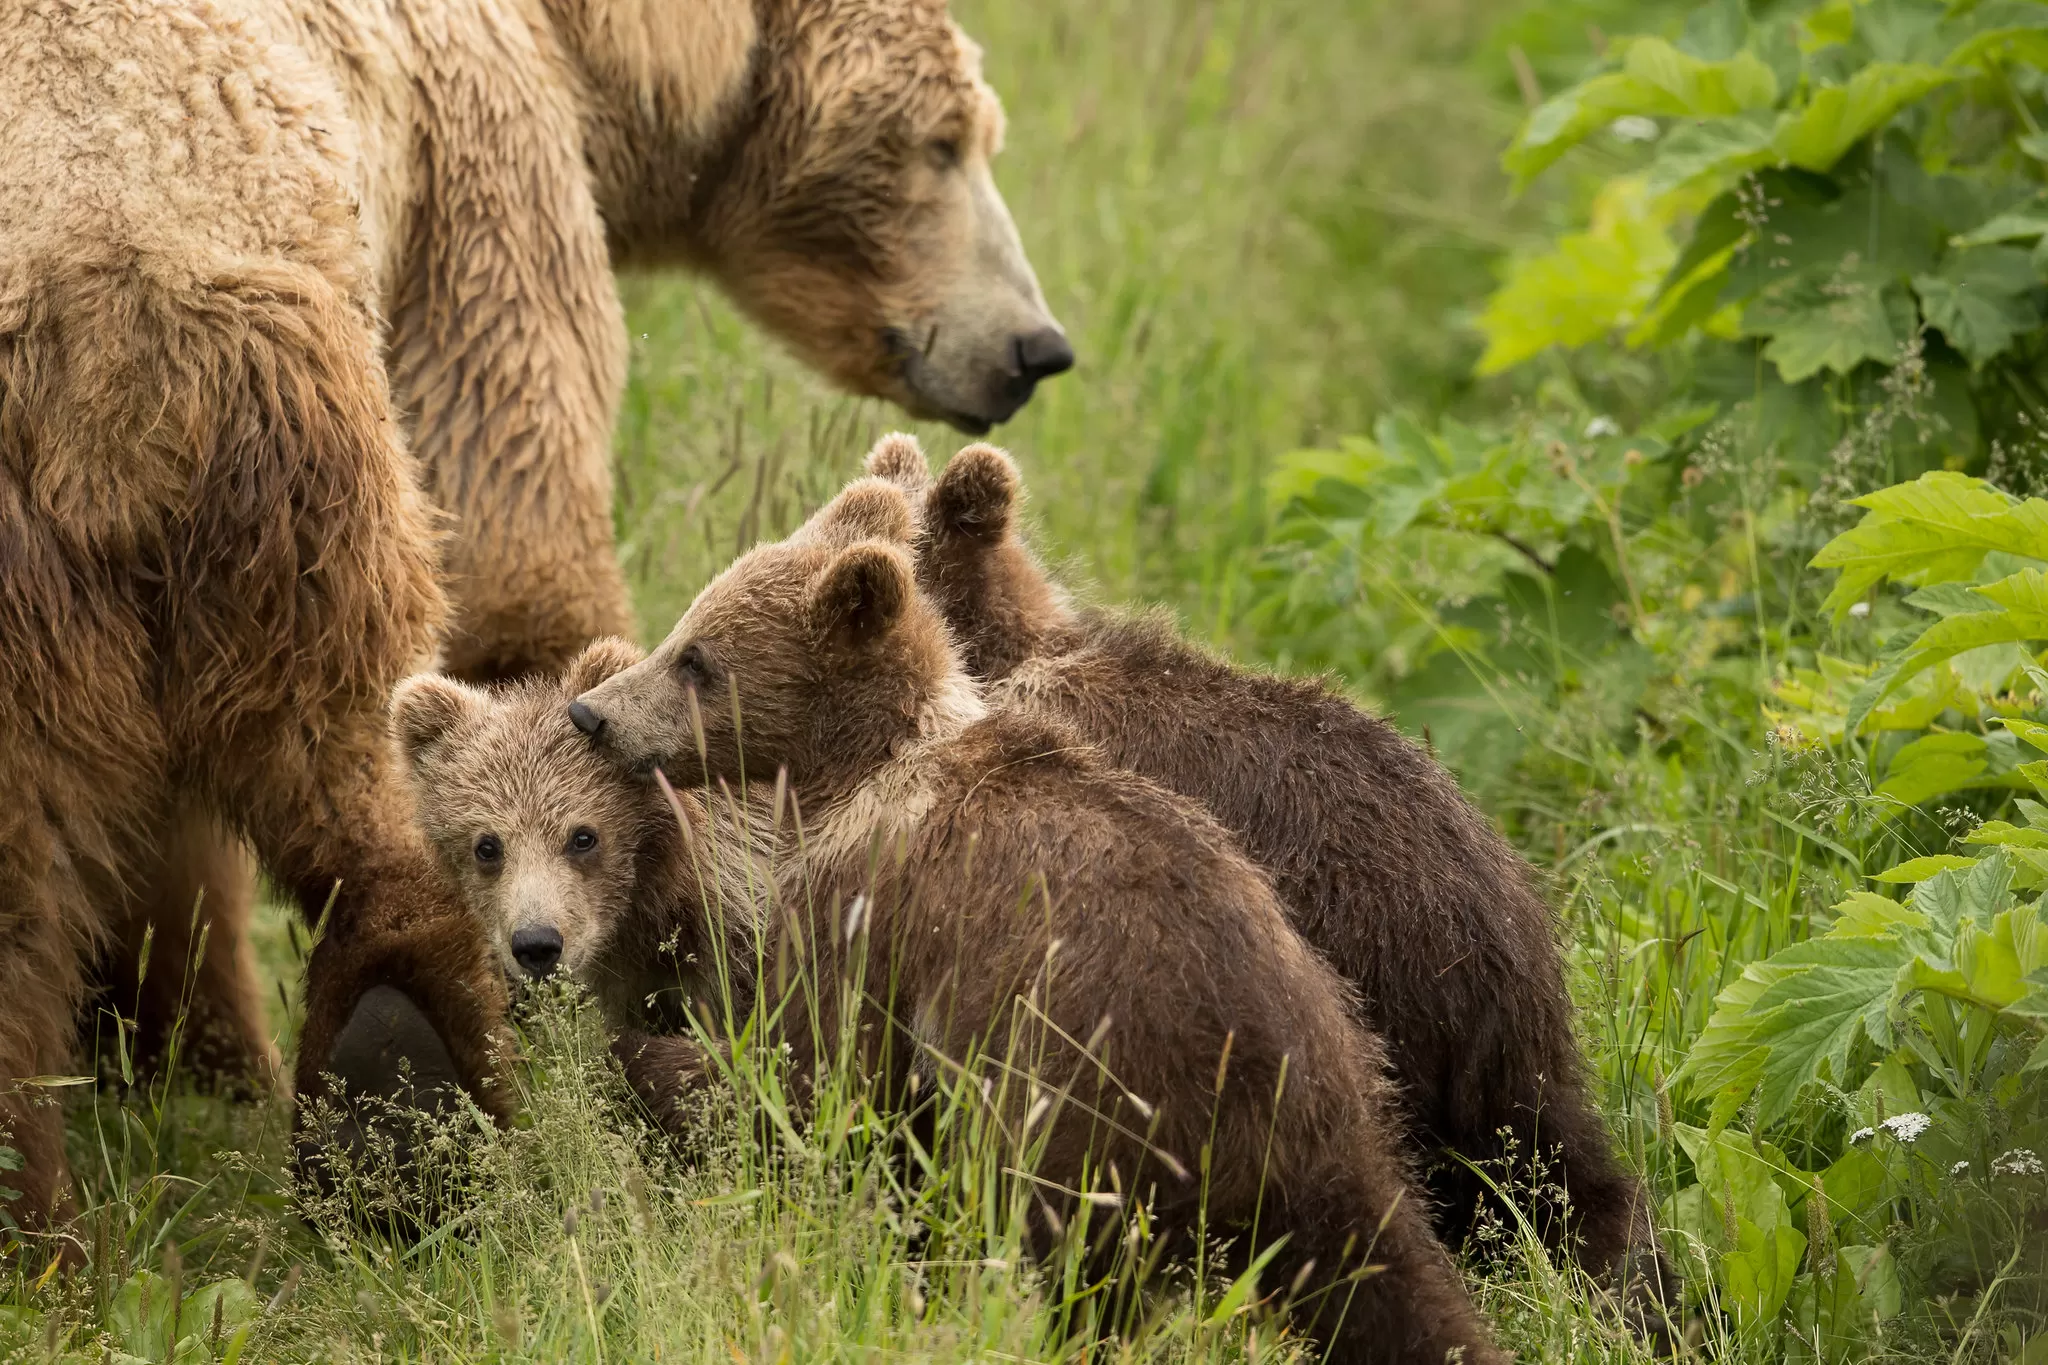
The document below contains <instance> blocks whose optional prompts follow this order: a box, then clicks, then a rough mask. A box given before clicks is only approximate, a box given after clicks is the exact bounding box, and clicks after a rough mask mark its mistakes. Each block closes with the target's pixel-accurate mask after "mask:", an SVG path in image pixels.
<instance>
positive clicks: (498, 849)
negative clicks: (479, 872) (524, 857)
mask: <svg viewBox="0 0 2048 1365" xmlns="http://www.w3.org/2000/svg"><path fill="white" fill-rule="evenodd" d="M474 851H475V853H476V861H477V865H478V866H479V867H485V868H496V867H497V866H498V864H500V863H502V862H504V861H505V846H504V845H503V844H501V843H499V842H498V836H497V835H495V834H480V835H478V836H477V841H476V848H475V850H474Z"/></svg>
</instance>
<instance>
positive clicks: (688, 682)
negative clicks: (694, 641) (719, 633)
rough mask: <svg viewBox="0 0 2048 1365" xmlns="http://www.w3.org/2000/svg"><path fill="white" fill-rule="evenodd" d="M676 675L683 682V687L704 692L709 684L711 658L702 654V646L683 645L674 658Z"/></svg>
mask: <svg viewBox="0 0 2048 1365" xmlns="http://www.w3.org/2000/svg"><path fill="white" fill-rule="evenodd" d="M676 673H677V675H678V676H680V677H681V678H682V680H683V686H685V687H694V688H696V689H697V690H698V691H699V692H702V691H704V690H705V689H706V688H707V687H708V686H709V685H710V682H711V656H710V655H708V654H706V653H705V652H704V646H702V645H685V646H684V647H683V652H682V653H681V654H680V655H678V656H677V657H676Z"/></svg>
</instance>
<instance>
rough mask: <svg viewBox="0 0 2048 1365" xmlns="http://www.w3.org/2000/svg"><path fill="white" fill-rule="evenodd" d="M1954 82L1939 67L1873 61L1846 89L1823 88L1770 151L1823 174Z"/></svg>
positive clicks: (1791, 119) (1790, 120)
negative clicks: (1880, 129)
mask: <svg viewBox="0 0 2048 1365" xmlns="http://www.w3.org/2000/svg"><path fill="white" fill-rule="evenodd" d="M1954 79H1955V75H1954V73H1953V72H1950V71H1944V70H1942V69H1941V68H1940V67H1938V66H1922V65H1918V64H1913V63H1904V62H1873V63H1871V64H1870V65H1869V66H1866V67H1864V68H1862V69H1861V70H1859V71H1858V72H1857V73H1856V74H1855V75H1853V76H1851V77H1850V78H1849V80H1848V82H1847V83H1846V84H1843V85H1824V86H1821V87H1820V88H1819V89H1817V90H1815V91H1814V92H1813V97H1812V98H1811V99H1810V100H1808V101H1807V104H1806V107H1805V108H1804V109H1801V110H1799V111H1798V112H1797V113H1796V114H1794V115H1793V116H1791V117H1789V118H1787V119H1786V120H1785V121H1784V123H1782V124H1781V125H1780V126H1779V128H1778V132H1777V136H1776V137H1775V138H1773V139H1772V149H1773V150H1774V151H1775V152H1776V153H1777V154H1778V156H1779V158H1780V159H1781V160H1783V161H1786V162H1789V163H1790V164H1791V165H1794V166H1798V167H1801V168H1803V169H1805V170H1809V171H1825V170H1827V169H1829V168H1830V167H1832V166H1833V165H1834V164H1835V163H1836V162H1837V161H1839V160H1841V159H1842V153H1844V152H1846V151H1848V150H1849V149H1850V148H1851V147H1853V146H1855V145H1856V144H1857V143H1858V142H1860V141H1862V140H1863V138H1864V137H1866V136H1867V135H1868V134H1869V133H1870V132H1871V131H1872V130H1873V129H1875V128H1876V127H1877V126H1878V125H1879V124H1881V123H1883V122H1884V121H1885V120H1886V119H1888V118H1890V117H1891V116H1892V115H1893V114H1896V113H1897V112H1898V111H1899V110H1901V109H1903V108H1905V107H1906V106H1907V105H1908V104H1911V103H1912V102H1913V101H1914V100H1917V99H1919V98H1920V97H1921V96H1923V95H1925V94H1927V93H1928V92H1929V91H1932V90H1938V89H1940V88H1941V87H1942V86H1944V85H1946V84H1948V83H1949V82H1950V81H1951V80H1954Z"/></svg>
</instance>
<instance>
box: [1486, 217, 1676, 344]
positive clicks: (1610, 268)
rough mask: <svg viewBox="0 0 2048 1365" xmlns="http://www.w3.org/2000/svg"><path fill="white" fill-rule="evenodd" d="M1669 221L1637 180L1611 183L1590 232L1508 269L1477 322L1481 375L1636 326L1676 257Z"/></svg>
mask: <svg viewBox="0 0 2048 1365" xmlns="http://www.w3.org/2000/svg"><path fill="white" fill-rule="evenodd" d="M1668 218H1669V210H1668V208H1666V207H1663V206H1660V205H1659V204H1658V203H1657V201H1655V200H1654V199H1653V198H1652V197H1651V196H1650V195H1649V194H1648V192H1647V191H1646V190H1645V189H1644V187H1643V182H1642V180H1641V179H1640V178H1639V177H1629V176H1624V177H1621V178H1618V179H1616V180H1613V181H1611V182H1609V183H1608V184H1607V185H1606V186H1605V187H1603V188H1602V189H1601V191H1600V193H1599V195H1598V196H1597V197H1596V198H1595V199H1594V201H1593V212H1592V220H1591V222H1590V224H1589V225H1588V227H1587V229H1586V231H1584V232H1575V233H1571V234H1568V235H1566V236H1564V237H1561V238H1559V239H1558V240H1557V242H1556V244H1555V245H1554V246H1553V247H1552V248H1551V249H1550V250H1549V251H1547V252H1545V253H1543V254H1542V255H1539V256H1530V257H1523V258H1521V259H1518V260H1516V261H1515V262H1514V263H1513V264H1512V265H1510V267H1509V269H1508V275H1507V278H1506V279H1505V280H1503V281H1502V282H1501V286H1500V288H1499V289H1496V290H1495V291H1494V292H1493V295H1492V296H1491V297H1490V298H1488V299H1487V301H1486V307H1485V309H1484V311H1482V312H1481V314H1480V317H1479V330H1480V331H1481V332H1482V333H1483V334H1484V335H1485V337H1486V351H1485V353H1484V354H1483V355H1481V356H1480V358H1479V367H1478V372H1479V373H1480V374H1497V373H1499V372H1500V371H1502V370H1506V369H1509V368H1511V367H1513V366H1515V365H1518V364H1520V363H1521V362H1523V361H1525V360H1527V359H1529V358H1530V357H1532V356H1535V355H1537V354H1540V353H1541V352H1542V351H1544V350H1545V349H1547V348H1549V347H1551V346H1565V347H1573V346H1583V345H1585V344H1586V343H1587V342H1590V341H1595V340H1598V339H1599V338H1600V337H1603V336H1605V335H1606V334H1607V333H1608V332H1610V331H1612V330H1614V329H1615V328H1618V327H1626V326H1628V325H1629V324H1631V323H1632V322H1634V321H1635V319H1636V318H1637V317H1638V315H1639V314H1641V312H1642V311H1643V309H1644V308H1645V307H1646V306H1647V305H1648V304H1649V302H1650V300H1651V297H1652V296H1653V295H1654V294H1655V293H1656V289H1657V283H1658V281H1659V280H1661V279H1662V278H1663V277H1664V274H1665V272H1666V271H1667V270H1669V269H1670V267H1671V262H1672V261H1673V259H1675V258H1676V256H1677V255H1678V248H1677V246H1676V245H1675V244H1674V243H1673V242H1672V240H1671V237H1670V234H1669V233H1668V232H1667V231H1666V230H1665V223H1666V222H1667V220H1668Z"/></svg>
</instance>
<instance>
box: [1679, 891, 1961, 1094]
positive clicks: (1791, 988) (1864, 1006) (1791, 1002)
mask: <svg viewBox="0 0 2048 1365" xmlns="http://www.w3.org/2000/svg"><path fill="white" fill-rule="evenodd" d="M1950 875H1953V874H1950ZM1912 958H1913V954H1912V952H1911V950H1910V949H1909V948H1908V947H1907V946H1906V944H1905V943H1904V942H1903V941H1902V940H1900V939H1898V938H1896V937H1863V938H1847V937H1845V938H1827V939H1815V940H1810V941H1808V942H1805V943H1795V944H1793V945H1792V946H1791V947H1789V948H1786V949H1784V950H1782V951H1780V952H1778V953H1776V954H1774V955H1773V956H1771V957H1770V958H1768V959H1766V960H1764V961H1762V962H1752V963H1750V964H1749V965H1748V966H1747V967H1745V968H1744V969H1743V973H1742V976H1741V977H1740V978H1738V979H1737V980H1736V981H1735V982H1733V983H1731V984H1730V986H1729V987H1728V988H1727V989H1725V990H1723V991H1722V992H1721V994H1720V995H1719V996H1717V997H1715V1009H1714V1013H1713V1014H1712V1016H1710V1017H1709V1018H1708V1020H1707V1026H1706V1028H1705V1029H1704V1030H1702V1032H1701V1034H1700V1037H1699V1039H1698V1041H1697V1042H1696V1043H1695V1044H1694V1047H1693V1051H1692V1052H1691V1053H1690V1054H1688V1056H1687V1058H1686V1061H1685V1064H1684V1066H1682V1067H1681V1068H1680V1071H1679V1074H1680V1075H1681V1076H1682V1077H1684V1078H1685V1079H1686V1081H1687V1083H1688V1084H1689V1085H1691V1086H1693V1087H1694V1088H1695V1090H1696V1091H1698V1090H1712V1089H1717V1088H1719V1083H1720V1082H1721V1080H1722V1079H1723V1077H1724V1075H1725V1074H1726V1073H1727V1071H1728V1070H1729V1069H1730V1068H1729V1063H1730V1062H1733V1061H1738V1060H1741V1059H1746V1058H1747V1055H1748V1054H1749V1053H1750V1051H1751V1050H1752V1049H1754V1048H1756V1047H1759V1046H1761V1047H1764V1048H1767V1049H1768V1053H1767V1055H1766V1057H1765V1058H1764V1059H1763V1061H1762V1063H1761V1065H1754V1064H1751V1065H1750V1066H1747V1067H1745V1068H1743V1069H1745V1070H1753V1072H1754V1074H1755V1075H1756V1078H1757V1083H1758V1088H1759V1112H1758V1120H1757V1121H1758V1122H1759V1123H1760V1124H1764V1125H1768V1124H1770V1123H1773V1122H1776V1121H1777V1120H1778V1119H1779V1118H1781V1117H1783V1116H1784V1114H1786V1113H1787V1112H1788V1111H1789V1110H1790V1109H1791V1107H1792V1101H1793V1100H1794V1099H1795V1098H1796V1097H1797V1096H1798V1094H1799V1091H1800V1090H1801V1089H1802V1088H1803V1087H1804V1086H1806V1085H1807V1084H1808V1083H1810V1082H1812V1081H1814V1080H1816V1079H1818V1078H1820V1077H1822V1076H1823V1075H1825V1076H1827V1077H1828V1078H1830V1079H1831V1080H1832V1081H1833V1082H1834V1083H1835V1084H1837V1085H1839V1084H1842V1083H1843V1082H1844V1081H1845V1080H1846V1079H1847V1070H1848V1059H1849V1051H1850V1049H1851V1048H1852V1047H1853V1046H1854V1045H1855V1043H1856V1040H1857V1039H1858V1038H1862V1037H1868V1038H1870V1039H1871V1040H1872V1041H1873V1042H1875V1043H1876V1044H1877V1045H1878V1046H1880V1047H1889V1046H1890V1045H1891V1026H1890V1023H1889V1021H1888V1019H1887V1016H1886V1011H1887V1008H1888V1005H1889V1002H1890V1001H1891V998H1892V991H1893V986H1894V984H1895V983H1896V982H1897V980H1898V976H1899V972H1900V970H1901V969H1902V968H1903V967H1904V966H1905V965H1906V964H1907V963H1908V962H1909V961H1911V960H1912Z"/></svg>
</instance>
